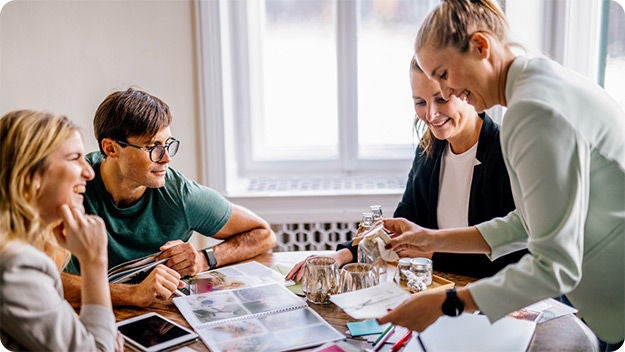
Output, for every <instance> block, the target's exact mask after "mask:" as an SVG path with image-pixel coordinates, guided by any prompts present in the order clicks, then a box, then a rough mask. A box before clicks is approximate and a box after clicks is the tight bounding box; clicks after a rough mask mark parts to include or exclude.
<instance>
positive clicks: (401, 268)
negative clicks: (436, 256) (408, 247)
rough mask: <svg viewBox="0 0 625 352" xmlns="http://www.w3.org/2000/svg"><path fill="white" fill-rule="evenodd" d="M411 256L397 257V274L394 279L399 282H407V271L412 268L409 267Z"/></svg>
mask: <svg viewBox="0 0 625 352" xmlns="http://www.w3.org/2000/svg"><path fill="white" fill-rule="evenodd" d="M411 259H412V258H399V261H398V262H397V275H396V278H397V279H396V281H397V282H398V283H400V284H402V283H403V284H405V283H407V282H408V276H407V273H409V272H410V271H411V270H412V269H411V263H410V260H411Z"/></svg>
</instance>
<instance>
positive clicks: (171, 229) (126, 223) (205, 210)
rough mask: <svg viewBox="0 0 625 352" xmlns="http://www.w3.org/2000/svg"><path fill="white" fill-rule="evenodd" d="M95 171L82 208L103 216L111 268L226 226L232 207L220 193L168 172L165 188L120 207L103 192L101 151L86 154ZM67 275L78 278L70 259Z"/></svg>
mask: <svg viewBox="0 0 625 352" xmlns="http://www.w3.org/2000/svg"><path fill="white" fill-rule="evenodd" d="M86 159H87V161H88V162H89V163H90V164H91V166H92V167H93V169H94V171H95V177H94V179H93V180H91V181H89V182H88V183H87V191H86V193H85V199H84V202H83V204H84V206H85V211H86V213H87V214H95V215H98V216H100V217H101V218H102V219H103V220H104V222H105V223H106V231H107V234H108V260H109V262H108V265H109V268H111V267H113V266H115V265H118V264H120V263H123V262H126V261H128V260H132V259H136V258H140V257H144V256H146V255H150V254H152V253H156V252H158V251H159V247H160V246H162V245H163V244H165V242H167V241H173V240H182V241H185V242H186V241H187V240H189V238H190V237H191V235H192V233H193V231H197V232H199V233H201V234H203V235H205V236H212V235H214V234H215V233H217V232H218V231H219V230H220V229H221V228H222V227H223V226H224V225H225V224H226V222H227V221H228V219H229V218H230V214H231V213H232V206H231V204H230V202H228V201H227V200H226V199H225V198H224V197H222V196H221V195H220V194H219V193H217V192H216V191H214V190H212V189H210V188H208V187H205V186H202V185H199V184H197V183H196V182H193V181H191V180H189V179H187V178H186V177H184V175H182V174H181V173H180V172H178V171H175V170H173V169H172V168H169V169H168V170H167V174H166V175H165V185H164V186H163V187H161V188H148V189H147V190H146V191H145V194H144V195H143V196H142V197H141V199H139V201H138V202H137V203H135V204H133V205H132V206H130V207H127V208H120V207H117V206H116V205H115V204H114V203H113V200H112V198H111V196H110V195H109V194H108V192H107V191H106V189H105V188H104V184H103V183H102V176H101V174H100V163H101V162H102V159H103V154H102V153H101V152H92V153H89V154H87V156H86ZM65 271H67V272H70V273H79V272H80V268H79V266H78V261H77V260H76V258H75V257H72V260H71V261H70V263H69V265H68V266H67V268H66V269H65Z"/></svg>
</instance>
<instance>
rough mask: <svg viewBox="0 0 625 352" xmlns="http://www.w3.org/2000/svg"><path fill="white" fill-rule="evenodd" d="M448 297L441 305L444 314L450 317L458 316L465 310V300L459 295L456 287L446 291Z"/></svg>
mask: <svg viewBox="0 0 625 352" xmlns="http://www.w3.org/2000/svg"><path fill="white" fill-rule="evenodd" d="M445 293H446V295H447V297H446V298H445V302H443V306H442V307H441V309H442V311H443V314H445V315H447V316H450V317H457V316H459V315H460V314H462V312H463V311H464V302H463V301H462V300H461V299H460V297H458V294H457V293H456V290H455V289H453V288H452V289H449V290H447V291H445Z"/></svg>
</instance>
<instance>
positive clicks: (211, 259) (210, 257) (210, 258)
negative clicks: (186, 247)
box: [202, 248, 217, 270]
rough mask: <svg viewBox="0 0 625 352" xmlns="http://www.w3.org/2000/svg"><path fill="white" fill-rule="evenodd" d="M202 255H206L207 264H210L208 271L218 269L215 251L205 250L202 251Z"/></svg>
mask: <svg viewBox="0 0 625 352" xmlns="http://www.w3.org/2000/svg"><path fill="white" fill-rule="evenodd" d="M202 253H203V254H204V258H206V263H208V270H212V269H215V268H216V267H217V257H215V252H213V249H212V248H204V249H202Z"/></svg>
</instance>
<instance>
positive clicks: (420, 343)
mask: <svg viewBox="0 0 625 352" xmlns="http://www.w3.org/2000/svg"><path fill="white" fill-rule="evenodd" d="M417 341H419V345H421V349H422V350H423V352H428V350H426V349H425V345H424V344H423V341H422V340H421V335H419V334H417Z"/></svg>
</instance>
